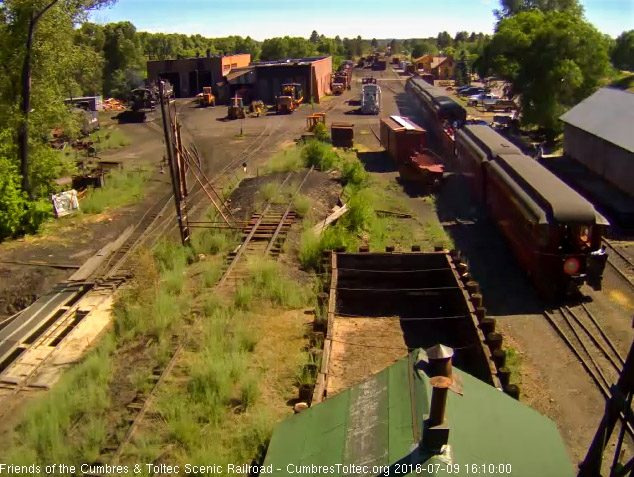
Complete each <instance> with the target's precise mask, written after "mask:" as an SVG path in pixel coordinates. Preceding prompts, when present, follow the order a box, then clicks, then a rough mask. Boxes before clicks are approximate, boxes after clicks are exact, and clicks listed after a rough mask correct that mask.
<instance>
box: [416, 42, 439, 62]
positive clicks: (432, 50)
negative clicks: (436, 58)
mask: <svg viewBox="0 0 634 477" xmlns="http://www.w3.org/2000/svg"><path fill="white" fill-rule="evenodd" d="M437 53H438V48H436V45H435V44H433V43H430V42H428V41H417V42H416V43H414V45H413V46H412V57H414V58H420V57H421V56H423V55H427V54H432V55H435V54H437Z"/></svg>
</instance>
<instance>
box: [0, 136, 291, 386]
mask: <svg viewBox="0 0 634 477" xmlns="http://www.w3.org/2000/svg"><path fill="white" fill-rule="evenodd" d="M280 127H281V126H280V125H278V126H277V128H276V129H275V130H271V128H268V129H267V128H265V130H264V131H262V133H260V135H259V136H258V137H256V138H255V139H254V140H253V141H252V142H251V143H250V144H249V145H248V146H247V147H246V148H245V149H244V150H243V151H241V152H240V153H239V154H237V155H236V156H235V157H233V158H232V159H231V160H230V162H229V163H228V164H227V165H226V166H225V167H224V168H223V174H219V175H218V176H215V177H214V179H212V183H215V184H216V185H217V184H218V183H219V182H220V181H222V180H225V179H226V177H227V176H228V174H232V173H234V170H235V169H236V168H237V167H239V165H240V164H241V163H242V162H243V161H244V160H245V158H248V157H252V156H253V155H254V154H256V153H257V152H258V151H259V150H260V149H261V148H262V147H264V146H265V145H266V139H268V138H270V137H271V136H272V135H273V134H274V132H275V131H276V130H277V129H279V128H280ZM204 195H205V192H204V190H203V189H202V187H200V186H199V185H198V184H197V187H195V188H194V191H193V193H192V194H190V203H194V204H201V203H202V202H203V201H202V199H203V197H204ZM172 208H173V194H172V193H171V192H170V193H168V194H165V195H164V196H162V197H161V198H160V199H159V200H157V201H156V202H155V203H154V204H153V205H152V206H151V207H150V208H149V209H148V210H147V211H146V212H145V213H144V214H143V216H142V217H141V219H139V221H138V223H137V224H136V225H135V227H134V229H133V230H132V232H131V233H130V235H129V237H128V238H127V239H126V240H125V241H124V242H123V244H122V245H121V246H120V247H119V248H118V249H117V250H115V251H114V252H113V253H112V254H111V255H110V256H109V257H108V258H107V259H106V261H105V262H104V263H103V264H101V265H100V266H99V267H98V269H97V270H96V271H95V272H94V273H92V275H91V276H90V278H89V279H88V280H87V281H86V282H85V283H72V282H69V283H63V284H61V285H60V286H58V287H56V289H54V290H53V291H52V292H50V296H48V295H47V296H45V297H43V299H41V300H38V301H37V302H35V303H34V304H33V305H32V306H33V307H34V308H33V309H31V310H30V313H31V314H33V315H34V316H36V317H37V321H38V323H37V324H36V325H35V326H31V327H29V329H28V330H27V331H25V332H20V333H21V335H20V336H17V335H16V334H15V333H13V334H12V335H11V337H10V342H9V341H7V342H3V343H0V348H2V347H3V345H4V347H7V349H8V347H12V348H14V350H13V352H12V353H11V354H8V355H7V356H6V358H5V359H4V360H3V361H2V362H1V363H0V396H4V395H6V394H9V395H13V394H16V393H19V392H21V391H23V390H27V389H32V386H31V380H32V378H33V377H34V376H35V375H36V373H37V371H39V370H40V369H41V368H42V367H43V366H44V365H45V364H46V363H47V362H48V360H49V358H50V356H51V355H52V353H53V351H54V350H55V347H57V346H59V345H60V344H61V343H62V342H63V341H64V340H65V338H66V337H67V336H68V334H70V332H71V331H72V329H73V328H74V327H75V326H76V325H77V324H78V323H79V321H81V318H83V315H82V311H81V310H80V309H79V305H77V304H75V303H72V306H67V304H68V303H69V300H71V301H72V300H75V299H76V295H81V296H83V295H85V294H86V293H88V292H89V291H92V290H94V292H96V293H97V294H101V293H102V291H103V290H104V289H105V290H106V291H110V292H111V291H113V290H115V289H117V288H118V287H119V286H121V285H122V284H123V283H125V281H126V280H127V279H129V278H130V277H131V276H132V275H133V272H132V270H131V269H130V268H129V265H130V261H129V258H130V256H131V255H132V254H133V253H134V252H135V251H136V250H138V249H139V247H141V246H144V245H145V246H149V247H152V246H154V245H155V244H156V242H157V241H158V239H159V238H160V237H161V236H163V235H164V234H166V233H169V232H171V230H172V229H171V228H170V227H171V226H174V227H176V223H175V220H174V214H173V212H172ZM80 298H81V297H77V300H79V299H80ZM39 302H41V303H39ZM52 305H56V306H52ZM26 310H28V308H27V309H25V310H23V311H22V312H20V313H16V314H15V315H13V316H11V317H9V318H7V319H6V320H4V321H3V322H1V323H0V331H2V330H5V331H4V333H3V334H7V335H8V333H9V332H10V331H11V330H9V329H7V328H8V327H10V326H11V325H12V323H13V322H15V321H17V319H18V318H19V317H20V315H21V314H23V313H24V312H25V311H26ZM16 325H18V323H16ZM25 329H26V327H25ZM8 339H9V338H8ZM51 343H54V346H51V345H50V344H51ZM0 351H2V349H0ZM27 351H35V353H36V354H38V356H39V357H38V361H37V363H36V364H35V365H32V366H31V365H25V366H23V365H24V363H22V362H21V360H20V358H21V357H22V356H23V355H25V353H26V352H27ZM16 365H19V366H20V368H25V369H23V370H22V369H21V371H20V373H19V374H20V376H21V379H20V380H16V379H14V378H13V377H8V376H7V375H8V374H9V373H8V372H9V371H11V370H12V367H15V366H16ZM5 379H6V380H5ZM38 389H41V388H38Z"/></svg>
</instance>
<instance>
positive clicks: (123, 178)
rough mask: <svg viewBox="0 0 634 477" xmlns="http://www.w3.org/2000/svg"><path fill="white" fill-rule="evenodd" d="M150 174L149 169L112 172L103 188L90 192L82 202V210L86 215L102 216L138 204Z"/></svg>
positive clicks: (90, 190)
mask: <svg viewBox="0 0 634 477" xmlns="http://www.w3.org/2000/svg"><path fill="white" fill-rule="evenodd" d="M150 174H151V169H150V168H149V167H142V168H141V169H138V170H132V169H125V168H124V169H122V170H120V171H113V172H111V173H110V174H108V175H107V176H106V183H105V185H104V186H103V187H101V188H99V189H89V190H88V193H87V194H86V197H85V198H84V199H83V200H82V201H81V204H80V206H81V210H82V211H83V212H84V213H86V214H100V213H102V212H103V211H105V210H107V209H114V208H117V207H122V206H124V205H128V204H132V203H134V202H138V201H139V200H141V198H142V197H143V193H144V191H145V182H146V181H147V179H148V178H149V177H150Z"/></svg>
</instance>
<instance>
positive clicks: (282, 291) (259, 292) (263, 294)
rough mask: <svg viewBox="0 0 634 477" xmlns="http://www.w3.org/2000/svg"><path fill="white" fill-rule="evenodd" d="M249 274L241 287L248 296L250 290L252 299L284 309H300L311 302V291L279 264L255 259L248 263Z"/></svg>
mask: <svg viewBox="0 0 634 477" xmlns="http://www.w3.org/2000/svg"><path fill="white" fill-rule="evenodd" d="M248 272H249V277H248V278H247V280H245V283H244V284H243V285H242V286H241V288H243V292H242V293H245V294H247V293H248V290H249V288H250V289H251V290H252V297H255V298H258V299H260V300H266V301H268V302H270V303H271V304H272V305H274V306H280V307H284V308H299V307H302V306H304V305H306V304H307V303H308V301H309V295H310V294H309V291H308V290H306V288H305V287H302V286H301V285H299V284H298V283H297V281H295V280H292V279H291V278H289V277H288V276H286V274H285V273H284V270H283V269H282V266H281V265H280V264H279V263H278V262H274V261H272V260H268V259H254V260H251V261H250V262H249V263H248ZM238 293H240V288H239V289H238ZM238 293H236V296H237V295H238Z"/></svg>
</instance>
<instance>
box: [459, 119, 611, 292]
mask: <svg viewBox="0 0 634 477" xmlns="http://www.w3.org/2000/svg"><path fill="white" fill-rule="evenodd" d="M456 156H457V160H458V165H459V168H460V171H461V172H463V173H464V174H465V175H466V176H467V177H468V179H469V182H470V183H471V185H472V187H473V189H474V192H475V195H476V196H477V197H478V198H480V199H481V200H482V201H483V202H484V203H485V204H486V206H487V208H488V209H489V211H490V214H491V216H492V217H493V219H494V220H495V222H496V223H497V225H498V227H499V228H500V230H501V232H502V233H503V235H504V236H505V237H506V239H507V240H508V242H509V244H510V246H511V248H512V250H513V252H514V254H515V256H516V257H517V259H518V261H519V263H520V265H521V266H522V267H523V268H524V269H525V270H526V272H527V273H528V275H529V276H530V277H531V279H532V280H533V282H534V283H535V285H536V287H537V288H538V290H539V291H540V293H541V294H542V295H543V296H545V297H547V298H555V297H558V296H562V295H571V294H573V293H575V292H576V291H578V289H579V287H580V286H581V285H582V284H584V283H588V284H589V285H591V286H592V287H593V288H594V289H600V288H601V281H602V276H603V270H604V268H605V263H606V261H607V255H606V254H605V253H604V250H603V249H602V247H601V244H602V238H603V235H604V233H605V230H606V228H607V227H608V225H609V223H608V222H607V220H606V219H605V218H604V217H603V216H602V215H601V214H599V213H598V212H597V211H596V210H595V208H594V206H593V205H592V204H591V203H590V202H588V201H587V200H586V199H584V198H583V197H582V196H581V195H579V194H578V193H577V192H576V191H574V190H573V189H571V188H570V187H569V186H568V185H567V184H566V183H564V182H563V181H561V180H560V179H559V178H558V177H556V176H555V175H554V174H553V173H551V172H550V171H549V170H548V169H546V168H545V167H544V166H542V165H541V164H539V163H538V162H536V161H535V160H533V159H532V158H530V157H528V156H525V155H523V154H522V153H521V152H520V151H519V149H517V147H515V146H514V145H513V144H511V143H510V142H509V141H508V140H506V139H505V138H504V137H503V136H501V135H500V134H498V133H496V132H495V131H493V130H492V129H491V128H490V127H488V126H479V125H478V126H465V127H464V128H462V129H461V130H460V131H458V133H457V135H456Z"/></svg>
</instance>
